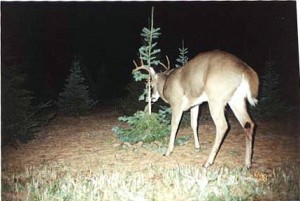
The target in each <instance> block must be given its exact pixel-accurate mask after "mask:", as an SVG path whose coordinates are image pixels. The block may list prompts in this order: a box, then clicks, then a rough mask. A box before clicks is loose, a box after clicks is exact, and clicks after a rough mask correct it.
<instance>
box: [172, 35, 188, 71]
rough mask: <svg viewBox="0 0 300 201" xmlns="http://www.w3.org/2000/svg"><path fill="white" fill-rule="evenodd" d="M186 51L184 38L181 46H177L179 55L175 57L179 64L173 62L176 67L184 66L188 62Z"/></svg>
mask: <svg viewBox="0 0 300 201" xmlns="http://www.w3.org/2000/svg"><path fill="white" fill-rule="evenodd" d="M187 53H188V49H187V48H185V47H184V40H182V47H181V48H179V56H178V58H177V59H176V61H177V62H178V63H179V64H175V66H176V68H178V67H181V66H184V65H185V64H186V63H187V62H188V60H189V58H188V57H187Z"/></svg>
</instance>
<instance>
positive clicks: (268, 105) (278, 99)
mask: <svg viewBox="0 0 300 201" xmlns="http://www.w3.org/2000/svg"><path fill="white" fill-rule="evenodd" d="M280 83H281V78H280V74H279V73H278V72H277V70H276V63H275V61H274V60H273V59H271V58H270V59H268V60H267V61H266V62H265V68H264V73H263V76H262V78H261V91H260V95H259V101H258V105H257V106H256V107H255V108H253V112H254V114H255V115H257V116H259V117H262V118H272V119H278V118H280V117H282V116H283V115H284V114H286V113H287V112H288V107H287V106H286V103H285V101H284V100H283V98H282V91H281V88H280Z"/></svg>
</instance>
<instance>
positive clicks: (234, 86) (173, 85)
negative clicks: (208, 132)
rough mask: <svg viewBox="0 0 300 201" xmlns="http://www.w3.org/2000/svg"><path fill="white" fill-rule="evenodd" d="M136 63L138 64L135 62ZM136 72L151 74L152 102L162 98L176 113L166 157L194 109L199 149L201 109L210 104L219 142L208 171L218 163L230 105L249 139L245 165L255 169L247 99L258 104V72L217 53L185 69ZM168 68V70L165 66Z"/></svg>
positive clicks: (200, 57)
mask: <svg viewBox="0 0 300 201" xmlns="http://www.w3.org/2000/svg"><path fill="white" fill-rule="evenodd" d="M134 63H135V62H134ZM135 66H136V68H135V69H134V71H136V70H142V69H144V70H147V71H148V72H149V73H150V75H151V78H152V81H151V86H152V90H153V92H152V102H155V101H157V100H158V98H159V97H161V98H162V99H163V100H164V101H165V102H167V103H169V104H170V106H171V109H172V123H171V134H170V142H169V147H168V150H167V152H166V153H165V155H166V156H168V155H170V153H171V152H172V151H173V148H174V141H175V136H176V133H177V129H178V125H179V122H180V119H181V116H182V113H183V111H186V110H188V109H191V127H192V129H193V134H194V140H195V148H196V149H199V148H200V144H199V140H198V133H197V126H198V122H197V119H198V111H199V105H200V104H201V103H203V102H204V101H207V102H208V105H209V110H210V114H211V116H212V119H213V121H214V124H215V126H216V138H215V142H214V145H213V148H212V150H211V153H210V155H209V158H208V160H207V162H206V163H205V167H208V166H210V165H212V164H213V163H214V160H215V157H216V155H217V153H218V151H219V148H220V146H221V143H222V140H223V137H224V135H225V132H226V131H227V129H228V125H227V122H226V119H225V115H224V108H225V106H226V105H227V103H228V104H229V106H230V107H231V109H232V111H233V112H234V114H235V116H236V118H237V119H238V121H239V122H240V124H241V125H242V127H243V128H244V131H245V135H246V158H245V165H246V167H247V168H250V167H251V158H252V150H253V147H252V146H253V129H254V123H253V121H252V120H251V118H250V117H249V114H248V112H247V106H246V99H247V100H248V102H249V103H250V104H251V105H253V106H254V105H255V104H256V103H257V99H256V96H257V93H258V85H259V80H258V76H257V74H256V72H255V71H254V70H253V69H252V68H250V67H249V66H248V65H247V64H246V63H244V62H243V61H241V60H240V59H238V58H237V57H235V56H234V55H232V54H229V53H227V52H223V51H219V50H214V51H210V52H206V53H200V54H198V55H197V56H196V57H195V58H193V59H192V60H190V61H189V62H188V63H187V64H185V65H184V66H183V67H180V68H176V69H172V70H170V65H169V61H168V68H167V70H166V71H165V72H162V73H156V72H155V71H154V69H153V68H152V67H148V66H147V67H146V66H144V65H143V64H142V65H141V66H139V67H138V66H137V65H136V63H135ZM164 67H166V66H164Z"/></svg>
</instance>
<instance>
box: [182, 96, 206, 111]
mask: <svg viewBox="0 0 300 201" xmlns="http://www.w3.org/2000/svg"><path fill="white" fill-rule="evenodd" d="M207 100H208V98H207V95H206V93H205V92H203V93H202V94H201V96H199V97H198V98H190V97H187V96H185V95H184V96H183V98H182V105H181V108H182V110H183V111H186V110H188V109H190V108H191V107H194V106H196V105H200V104H201V103H203V102H205V101H207Z"/></svg>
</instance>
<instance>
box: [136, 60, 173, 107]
mask: <svg viewBox="0 0 300 201" xmlns="http://www.w3.org/2000/svg"><path fill="white" fill-rule="evenodd" d="M166 59H167V63H168V66H166V65H164V64H163V63H160V65H162V66H163V67H164V68H165V71H163V72H160V73H156V72H155V70H154V69H153V68H152V67H150V66H145V65H144V63H143V60H142V59H141V65H140V66H138V65H137V64H136V62H135V61H133V63H134V65H135V69H133V71H132V72H136V71H138V70H145V71H147V72H148V73H149V76H150V77H151V81H150V85H151V88H152V93H151V102H153V103H154V102H156V101H157V100H158V99H159V98H160V97H161V98H162V99H163V100H165V99H164V96H163V86H164V83H165V80H166V77H167V75H168V73H169V72H170V61H169V58H168V56H166Z"/></svg>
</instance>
